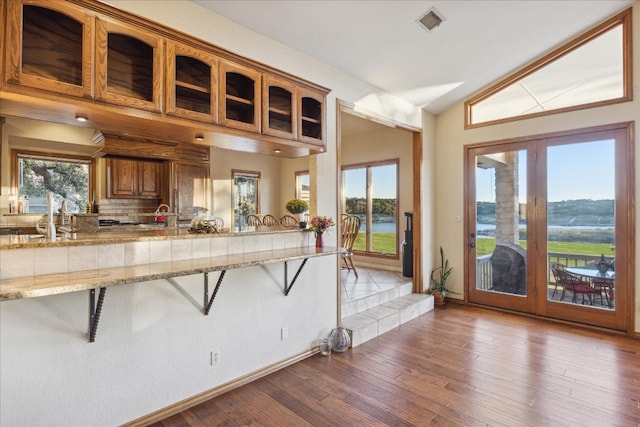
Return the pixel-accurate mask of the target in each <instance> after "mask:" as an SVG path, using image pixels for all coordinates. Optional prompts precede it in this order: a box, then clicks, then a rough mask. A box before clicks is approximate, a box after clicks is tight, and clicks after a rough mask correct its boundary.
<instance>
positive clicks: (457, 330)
mask: <svg viewBox="0 0 640 427" xmlns="http://www.w3.org/2000/svg"><path fill="white" fill-rule="evenodd" d="M639 399H640V340H637V339H633V338H628V337H623V336H618V335H611V334H607V333H605V332H599V331H593V330H588V329H582V328H578V327H573V326H570V325H563V324H558V323H552V322H547V321H544V320H539V319H533V318H528V317H523V316H517V315H512V314H508V313H502V312H497V311H492V310H486V309H482V308H478V307H471V306H458V305H455V304H451V303H450V304H448V305H447V306H445V307H444V308H437V309H436V310H434V311H433V312H431V313H427V314H425V315H423V316H420V317H419V318H417V319H415V320H412V321H411V322H409V323H406V324H404V325H402V326H400V327H399V328H397V329H394V330H392V331H390V332H388V333H386V334H384V335H382V336H380V337H378V338H377V339H374V340H372V341H369V342H367V343H365V344H363V345H361V346H358V347H356V348H355V349H352V350H349V351H348V352H347V353H337V354H336V353H334V354H332V355H331V356H330V357H323V356H321V355H319V354H318V355H316V356H314V357H311V358H309V359H306V360H304V361H302V362H299V363H297V364H295V365H292V366H290V367H287V368H285V369H283V370H281V371H278V372H276V373H274V374H271V375H269V376H267V377H265V378H263V379H260V380H258V381H255V382H253V383H251V384H249V385H246V386H243V387H241V388H238V389H236V390H234V391H231V392H229V393H226V394H224V395H222V396H219V397H217V398H215V399H212V400H210V401H208V402H205V403H203V404H200V405H198V406H196V407H193V408H191V409H189V410H186V411H184V412H182V413H180V414H178V415H175V416H172V417H170V418H168V419H166V420H164V421H162V422H161V423H157V424H155V425H156V426H172V427H173V426H175V427H177V426H184V427H201V426H246V425H253V426H305V425H307V426H384V425H388V426H403V425H415V426H424V425H442V426H458V425H459V426H598V427H600V426H632V427H640V403H639Z"/></svg>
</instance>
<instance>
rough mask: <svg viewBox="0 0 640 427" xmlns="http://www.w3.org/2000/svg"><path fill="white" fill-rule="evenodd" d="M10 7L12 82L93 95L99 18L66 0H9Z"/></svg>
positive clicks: (8, 30)
mask: <svg viewBox="0 0 640 427" xmlns="http://www.w3.org/2000/svg"><path fill="white" fill-rule="evenodd" d="M6 7H7V14H8V19H7V24H8V25H7V28H6V41H7V45H6V56H5V63H6V71H7V73H6V81H7V82H9V83H17V84H20V85H22V86H28V87H32V88H37V89H43V90H47V91H52V92H57V93H61V94H65V95H71V96H77V97H85V98H90V97H91V93H92V92H91V87H92V80H91V76H92V67H91V63H92V60H93V28H94V25H93V18H92V17H91V16H90V15H87V14H86V13H85V12H84V11H83V10H82V8H80V7H78V6H74V5H72V4H69V3H65V2H51V1H49V0H30V1H28V2H26V1H24V2H23V1H9V2H6Z"/></svg>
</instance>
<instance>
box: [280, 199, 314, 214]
mask: <svg viewBox="0 0 640 427" xmlns="http://www.w3.org/2000/svg"><path fill="white" fill-rule="evenodd" d="M285 207H286V208H287V210H288V211H289V213H292V214H301V213H305V212H306V211H308V210H309V203H307V201H306V200H302V199H291V200H289V201H288V202H287V204H286V205H285Z"/></svg>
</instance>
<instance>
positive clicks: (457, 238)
mask: <svg viewBox="0 0 640 427" xmlns="http://www.w3.org/2000/svg"><path fill="white" fill-rule="evenodd" d="M633 21H634V22H635V24H636V25H635V26H634V35H633V40H634V42H636V43H634V45H633V50H634V51H633V58H634V64H633V74H634V75H633V82H634V83H633V86H634V87H633V89H634V93H635V99H634V101H633V102H626V103H622V104H616V105H611V106H606V107H601V108H592V109H587V110H581V111H574V112H569V113H562V114H556V115H552V116H547V117H540V118H534V119H529V120H520V121H516V122H511V123H506V124H502V125H494V126H487V127H482V128H477V129H471V130H465V129H464V127H463V123H464V105H463V103H459V104H457V105H455V106H454V107H452V108H450V109H449V110H448V111H447V112H445V113H444V114H442V115H440V116H439V117H438V120H437V130H436V141H437V146H436V157H435V174H436V183H435V184H436V193H435V205H436V206H437V210H436V217H435V222H436V224H437V225H438V226H437V231H436V235H435V238H436V242H435V243H436V245H435V246H436V247H437V246H438V245H442V246H443V248H444V251H445V254H446V255H447V257H448V258H449V261H450V262H451V265H453V266H454V272H453V274H452V277H451V284H452V288H453V290H455V291H457V292H459V293H461V294H462V292H463V289H464V285H463V271H464V263H463V259H464V258H463V257H464V250H465V245H464V242H465V240H464V236H463V224H462V222H458V220H457V218H462V217H464V212H463V208H464V197H463V196H464V194H463V188H464V187H463V178H464V170H463V147H464V146H465V145H468V144H474V143H479V142H485V141H496V140H501V139H508V138H515V137H520V136H528V135H539V134H543V133H550V132H558V131H563V130H570V129H579V128H586V127H591V126H598V125H605V124H610V123H620V122H627V121H634V122H635V126H636V132H637V129H638V126H639V124H640V123H639V122H640V96H639V94H640V87H639V86H640V43H637V41H638V40H640V25H638V22H640V1H637V2H636V3H635V5H634V10H633ZM635 144H636V159H635V165H636V183H635V187H636V188H635V190H636V194H635V198H636V200H638V199H639V198H640V174H639V173H638V172H637V171H638V170H639V169H638V165H640V155H638V153H640V150H638V147H639V144H640V140H638V138H637V137H636V141H635ZM638 215H640V211H639V210H636V224H637V225H638V224H640V216H638ZM636 234H637V233H636ZM639 244H640V240H638V239H637V242H636V268H638V266H640V262H639V261H640V250H639V249H640V245H639ZM425 271H426V267H425ZM638 280H640V277H639V276H638V275H636V283H635V331H636V332H640V284H639V283H638ZM450 296H451V297H452V298H456V297H458V298H461V296H456V295H450Z"/></svg>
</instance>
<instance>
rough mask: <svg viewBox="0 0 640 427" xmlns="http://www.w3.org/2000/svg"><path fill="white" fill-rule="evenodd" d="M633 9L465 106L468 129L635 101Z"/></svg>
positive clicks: (492, 88) (554, 52)
mask: <svg viewBox="0 0 640 427" xmlns="http://www.w3.org/2000/svg"><path fill="white" fill-rule="evenodd" d="M630 46H631V9H629V10H627V11H625V12H623V13H621V14H620V15H618V16H616V17H614V18H612V19H610V20H609V21H607V22H605V23H603V24H601V25H599V26H598V27H596V28H594V29H592V30H590V31H589V32H587V33H585V34H582V35H581V36H579V37H577V38H576V39H574V40H572V41H571V42H569V43H567V44H566V45H564V46H562V47H560V48H559V49H557V50H555V51H553V52H551V53H550V54H548V55H546V56H544V57H543V58H541V59H539V60H537V61H536V62H534V63H532V64H530V65H529V66H526V67H525V68H523V69H522V70H520V71H518V72H516V73H515V74H513V75H511V76H509V77H507V78H506V79H504V80H502V81H500V82H498V83H497V84H495V85H493V86H492V87H490V88H489V89H487V90H485V91H483V92H482V93H480V94H478V95H476V96H475V97H473V98H471V99H470V100H468V101H467V102H466V103H465V116H466V117H465V126H466V127H467V128H470V127H474V126H485V125H488V124H493V123H499V122H504V121H511V120H519V119H522V118H526V117H534V116H540V115H545V114H551V113H553V112H558V110H562V111H567V110H576V109H581V108H588V107H594V106H600V105H603V104H610V103H614V102H622V101H627V100H630V99H631V87H632V84H631V70H630V65H631V61H630V58H629V53H630V52H631V49H630Z"/></svg>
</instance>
